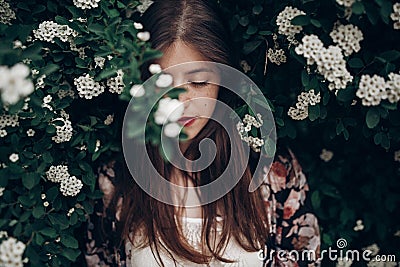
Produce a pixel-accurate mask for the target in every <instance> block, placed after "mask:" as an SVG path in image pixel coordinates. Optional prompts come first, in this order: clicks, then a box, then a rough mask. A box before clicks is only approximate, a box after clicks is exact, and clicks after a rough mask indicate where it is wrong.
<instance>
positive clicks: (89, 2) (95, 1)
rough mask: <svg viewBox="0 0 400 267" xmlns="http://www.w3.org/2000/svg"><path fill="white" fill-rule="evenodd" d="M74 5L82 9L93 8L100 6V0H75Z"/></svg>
mask: <svg viewBox="0 0 400 267" xmlns="http://www.w3.org/2000/svg"><path fill="white" fill-rule="evenodd" d="M73 2H74V5H75V6H76V7H77V8H80V9H92V8H95V7H98V6H99V2H100V0H74V1H73Z"/></svg>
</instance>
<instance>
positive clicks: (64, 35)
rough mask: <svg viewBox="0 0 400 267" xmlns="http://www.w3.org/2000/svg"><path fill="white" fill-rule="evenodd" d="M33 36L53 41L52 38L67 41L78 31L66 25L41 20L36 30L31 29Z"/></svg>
mask: <svg viewBox="0 0 400 267" xmlns="http://www.w3.org/2000/svg"><path fill="white" fill-rule="evenodd" d="M33 36H34V37H35V38H36V39H38V40H41V41H46V42H50V43H54V42H55V41H54V38H56V37H57V38H59V39H60V40H61V41H63V42H67V41H68V40H69V39H70V38H71V37H76V36H78V33H77V32H76V31H74V30H73V29H71V28H70V27H69V26H68V25H60V24H57V23H56V22H54V21H43V22H42V23H40V24H39V27H38V29H37V30H33Z"/></svg>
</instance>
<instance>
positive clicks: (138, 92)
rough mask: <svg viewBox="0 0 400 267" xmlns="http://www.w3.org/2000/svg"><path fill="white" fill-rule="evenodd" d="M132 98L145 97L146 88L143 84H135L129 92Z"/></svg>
mask: <svg viewBox="0 0 400 267" xmlns="http://www.w3.org/2000/svg"><path fill="white" fill-rule="evenodd" d="M129 93H130V94H131V96H132V97H141V96H143V95H144V93H145V91H144V87H143V85H142V84H134V85H133V86H132V87H131V90H130V91H129Z"/></svg>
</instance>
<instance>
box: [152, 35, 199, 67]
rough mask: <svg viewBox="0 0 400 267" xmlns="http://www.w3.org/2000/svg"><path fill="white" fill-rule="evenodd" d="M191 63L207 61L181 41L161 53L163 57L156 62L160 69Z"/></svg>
mask: <svg viewBox="0 0 400 267" xmlns="http://www.w3.org/2000/svg"><path fill="white" fill-rule="evenodd" d="M192 61H207V58H205V57H204V56H203V55H202V54H201V53H200V52H199V51H198V50H196V49H195V48H192V47H191V46H189V45H186V44H185V43H183V42H182V41H176V42H174V43H173V44H172V45H171V46H169V47H168V48H167V49H166V50H164V51H163V56H162V57H161V58H160V59H159V60H158V64H160V66H161V68H162V69H166V68H169V67H171V66H174V65H178V64H182V63H187V62H192Z"/></svg>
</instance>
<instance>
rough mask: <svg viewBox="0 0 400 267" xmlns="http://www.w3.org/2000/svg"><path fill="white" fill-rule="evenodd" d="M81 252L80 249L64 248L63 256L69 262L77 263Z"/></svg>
mask: <svg viewBox="0 0 400 267" xmlns="http://www.w3.org/2000/svg"><path fill="white" fill-rule="evenodd" d="M79 254H81V252H80V251H79V250H78V249H72V248H64V249H63V250H62V252H61V255H63V256H64V257H66V258H67V259H68V260H70V261H72V262H75V261H76V259H77V258H78V256H79Z"/></svg>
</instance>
